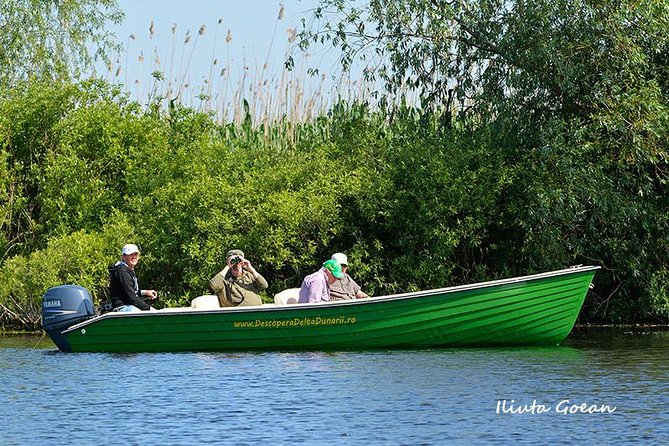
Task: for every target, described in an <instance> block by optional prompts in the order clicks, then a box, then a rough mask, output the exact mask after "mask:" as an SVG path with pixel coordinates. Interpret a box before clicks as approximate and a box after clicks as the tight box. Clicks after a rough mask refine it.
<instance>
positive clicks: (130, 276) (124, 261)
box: [109, 243, 158, 311]
mask: <svg viewBox="0 0 669 446" xmlns="http://www.w3.org/2000/svg"><path fill="white" fill-rule="evenodd" d="M138 262H139V248H137V245H134V244H132V243H129V244H127V245H124V246H123V248H121V260H119V261H118V262H116V263H115V264H114V265H113V266H110V267H109V276H110V280H109V296H110V298H111V303H112V309H113V311H141V310H153V307H151V305H149V304H148V303H146V301H145V300H144V299H143V298H142V297H145V298H148V299H149V300H155V299H156V298H157V297H158V293H157V292H156V291H155V290H142V289H140V288H139V283H138V282H137V276H136V275H135V267H136V266H137V263H138Z"/></svg>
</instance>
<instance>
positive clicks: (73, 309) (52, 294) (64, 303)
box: [42, 285, 95, 352]
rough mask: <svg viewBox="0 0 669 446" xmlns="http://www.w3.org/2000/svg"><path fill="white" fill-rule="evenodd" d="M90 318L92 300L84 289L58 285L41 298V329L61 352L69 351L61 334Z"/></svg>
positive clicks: (93, 308)
mask: <svg viewBox="0 0 669 446" xmlns="http://www.w3.org/2000/svg"><path fill="white" fill-rule="evenodd" d="M92 316H95V307H94V306H93V299H91V295H90V293H89V292H88V290H87V289H86V288H84V287H80V286H78V285H60V286H56V287H53V288H49V289H48V290H47V291H46V293H44V296H43V297H42V328H43V329H44V331H46V332H47V334H48V335H49V337H50V338H51V340H52V341H53V343H54V344H56V346H57V347H58V349H59V350H61V351H64V352H67V351H71V348H70V344H69V343H68V342H67V337H66V336H62V335H61V333H62V332H63V331H64V330H66V329H67V328H69V327H71V326H73V325H75V324H78V323H79V322H82V321H85V320H86V319H89V318H91V317H92Z"/></svg>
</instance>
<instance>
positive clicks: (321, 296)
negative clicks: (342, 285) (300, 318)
mask: <svg viewBox="0 0 669 446" xmlns="http://www.w3.org/2000/svg"><path fill="white" fill-rule="evenodd" d="M342 277H344V273H343V272H342V270H341V265H340V264H339V262H337V261H336V260H333V259H330V260H326V261H325V262H324V263H323V267H322V268H321V269H319V270H318V271H316V272H315V273H313V274H309V275H308V276H307V277H305V278H304V280H303V281H302V287H301V288H300V299H299V300H298V302H299V303H314V302H328V301H329V300H330V285H331V284H333V283H334V282H336V281H337V280H339V279H341V278H342Z"/></svg>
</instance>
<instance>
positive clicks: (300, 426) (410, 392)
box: [0, 329, 669, 445]
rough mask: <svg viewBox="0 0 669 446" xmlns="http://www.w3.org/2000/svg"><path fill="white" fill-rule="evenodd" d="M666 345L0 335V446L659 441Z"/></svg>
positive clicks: (644, 336) (584, 337)
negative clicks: (381, 344)
mask: <svg viewBox="0 0 669 446" xmlns="http://www.w3.org/2000/svg"><path fill="white" fill-rule="evenodd" d="M668 350H669V332H668V331H666V330H664V329H646V330H635V331H630V330H621V329H610V330H602V329H598V330H584V329H581V330H576V331H575V332H574V333H573V334H572V335H571V336H570V337H569V339H568V340H567V341H566V342H565V344H564V345H563V346H559V347H547V348H546V347H544V348H502V349H499V348H498V349H426V350H387V351H385V350H382V351H364V352H331V353H323V352H304V353H294V352H293V353H285V352H267V353H141V354H106V353H105V354H103V353H99V354H96V353H77V354H64V353H59V352H56V351H55V347H54V346H53V344H51V342H50V341H48V340H45V339H41V340H40V337H39V336H27V337H16V336H12V337H0V379H1V380H2V381H1V382H2V383H3V385H2V386H0V401H2V402H3V404H2V405H0V419H2V420H3V422H4V426H5V427H4V429H3V430H2V432H1V433H0V435H1V436H2V437H0V438H1V441H0V444H3V445H32V444H34V445H51V444H53V445H61V444H66V443H69V444H77V445H88V444H91V445H93V444H119V445H133V444H164V445H185V444H235V445H237V444H291V443H305V444H324V445H327V444H346V445H363V444H364V445H369V444H375V445H432V444H462V445H469V444H509V443H519V444H549V443H558V442H559V443H575V444H584V443H586V442H588V443H590V442H592V444H610V443H612V442H613V443H616V444H632V443H634V444H665V443H666V442H667V440H668V439H669V415H667V412H668V411H669V389H668V385H667V383H668V382H669V361H667V352H668ZM567 400H568V402H567ZM583 405H585V406H583ZM574 407H576V409H573V408H574ZM602 408H606V409H605V410H601V411H600V409H602ZM570 409H571V410H575V413H568V412H569V410H570ZM565 410H566V411H567V413H564V412H563V411H565ZM520 412H524V413H520ZM591 412H595V413H591ZM601 412H603V413H601Z"/></svg>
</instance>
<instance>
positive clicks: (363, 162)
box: [0, 0, 669, 328]
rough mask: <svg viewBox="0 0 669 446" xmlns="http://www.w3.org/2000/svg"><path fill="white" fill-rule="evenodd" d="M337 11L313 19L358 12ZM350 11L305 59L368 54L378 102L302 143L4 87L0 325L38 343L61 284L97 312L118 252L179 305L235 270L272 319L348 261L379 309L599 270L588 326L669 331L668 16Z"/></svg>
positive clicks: (277, 131) (187, 116) (96, 90)
mask: <svg viewBox="0 0 669 446" xmlns="http://www.w3.org/2000/svg"><path fill="white" fill-rule="evenodd" d="M93 3H94V2H93ZM322 3H323V5H327V4H330V3H332V4H331V5H330V6H331V7H330V8H324V9H323V10H320V9H317V10H316V11H315V16H314V18H315V19H319V18H322V17H324V16H323V14H324V13H323V12H322V11H325V10H328V11H334V12H336V11H338V8H343V6H342V5H343V3H341V2H330V1H324V2H322ZM339 13H340V14H339V15H337V16H336V18H335V19H333V18H329V19H328V20H327V21H324V23H334V24H341V26H335V27H333V28H332V29H331V30H328V29H327V26H324V27H320V25H318V23H320V22H318V20H316V21H313V22H305V23H307V24H308V26H307V27H306V28H305V29H304V30H302V33H301V34H300V39H302V46H304V47H307V46H308V45H309V44H310V43H311V44H313V43H314V42H324V43H328V42H332V43H334V44H336V46H337V47H338V48H340V49H341V50H342V55H343V62H344V65H345V64H346V61H353V60H355V59H354V58H355V57H358V56H361V55H365V57H366V58H367V59H366V60H367V61H368V62H369V61H370V60H372V56H371V55H366V54H368V53H366V52H365V51H364V50H365V49H366V48H369V49H371V50H372V54H377V55H379V57H380V59H378V60H377V61H376V62H375V64H374V67H375V69H374V70H372V69H370V70H368V71H366V73H367V74H368V76H370V79H369V81H370V82H371V81H372V80H374V81H377V82H380V84H381V85H385V87H384V89H383V90H379V94H378V95H377V98H378V99H379V102H374V103H372V102H370V101H367V102H364V101H363V102H360V101H358V102H353V101H351V102H339V103H334V104H333V105H332V106H331V107H330V108H329V109H327V110H325V111H324V112H323V113H322V114H321V115H320V116H317V117H315V118H313V119H310V120H307V121H305V122H294V121H291V120H289V119H288V118H287V117H285V116H284V117H281V116H277V117H276V118H275V119H274V120H273V121H271V122H268V121H267V120H264V121H263V122H257V121H255V120H254V118H253V116H252V111H251V110H249V108H248V107H244V104H246V103H245V101H244V100H243V99H242V100H241V104H242V109H243V110H245V114H244V115H243V117H242V118H243V119H241V120H239V121H238V122H223V121H220V120H217V119H216V117H215V113H212V112H209V111H207V110H196V109H194V108H192V107H189V106H187V105H184V104H181V103H179V102H178V101H165V100H162V99H164V98H162V99H161V100H160V101H158V100H156V101H154V102H151V103H149V104H148V105H140V104H138V103H136V102H133V101H131V100H129V99H128V97H127V95H126V94H124V93H123V92H122V90H121V89H120V88H119V87H118V86H114V85H110V84H108V83H107V82H105V81H102V80H100V79H87V80H79V79H76V77H75V76H63V75H59V76H48V75H44V73H41V74H40V75H30V73H32V71H31V70H26V69H25V68H23V70H24V71H23V73H24V74H26V75H25V76H18V77H17V76H9V75H7V76H4V77H1V78H0V79H3V83H2V91H1V92H0V161H1V162H0V219H1V220H0V225H1V226H0V229H1V230H0V312H1V314H0V320H1V322H2V326H3V327H13V328H35V327H38V326H39V312H40V299H41V295H42V293H43V292H44V291H45V290H46V289H47V288H48V287H50V286H53V285H57V284H61V283H77V284H80V285H82V286H85V287H87V288H88V289H90V290H91V291H92V293H93V295H94V297H95V299H96V302H97V303H100V302H102V301H103V300H104V299H105V298H106V296H105V292H106V291H105V288H106V285H107V280H108V276H107V274H108V273H107V266H108V264H110V263H112V262H114V261H115V260H116V258H117V257H118V254H119V253H118V251H119V249H120V246H122V245H123V244H124V243H126V242H135V243H138V244H139V245H140V247H141V249H142V252H143V258H142V261H141V263H140V266H139V269H140V271H139V276H140V280H141V283H142V284H143V285H144V286H147V287H151V288H156V289H159V290H160V291H161V298H160V300H161V304H162V305H164V306H176V305H187V304H188V302H189V300H190V299H192V298H193V297H195V296H197V295H199V294H203V293H208V289H207V282H208V280H209V278H210V277H211V276H213V275H214V274H215V273H216V272H217V271H219V270H220V269H221V268H222V267H223V265H224V255H225V252H226V251H227V250H228V249H231V248H240V249H242V250H244V251H245V252H246V254H247V256H248V257H249V258H250V259H251V260H252V261H253V263H254V266H255V267H256V269H258V270H259V271H260V272H262V274H263V275H264V276H265V277H266V278H267V279H268V281H269V283H270V289H269V290H268V295H267V297H269V296H271V295H272V294H273V293H275V292H278V291H280V290H282V289H284V288H288V287H297V286H299V284H300V282H301V279H302V278H303V277H304V276H305V275H306V274H309V273H311V272H313V271H314V270H315V269H317V268H318V267H319V266H320V263H322V261H323V260H325V259H326V258H329V256H330V255H331V254H332V253H333V252H336V251H342V252H346V253H347V254H348V256H349V259H350V264H351V274H352V275H353V276H354V277H355V279H356V280H357V281H358V283H360V284H361V285H363V286H364V289H365V290H366V291H368V292H369V293H370V294H372V295H381V294H387V293H395V292H402V291H411V290H418V289H427V288H435V287H443V286H448V285H456V284H462V283H470V282H474V281H481V280H488V279H495V278H502V277H509V276H516V275H524V274H528V273H532V272H540V271H545V270H550V269H557V268H563V267H567V266H569V265H573V264H596V265H601V266H602V270H600V271H599V272H598V273H597V275H596V277H595V282H594V285H595V286H594V289H593V290H591V292H590V293H589V294H588V297H587V300H586V305H585V307H584V311H583V313H582V315H581V322H606V323H632V322H646V323H648V322H650V323H667V322H668V321H669V266H668V259H669V236H668V235H667V234H669V196H668V192H667V179H668V176H669V159H668V154H667V150H668V143H667V141H669V113H668V112H669V110H668V104H669V101H668V99H669V62H668V61H669V40H668V38H669V36H667V35H666V29H667V28H666V27H667V24H668V23H669V2H666V1H661V2H657V1H650V0H649V1H641V2H638V1H635V2H627V1H623V2H603V3H602V2H600V3H598V4H597V5H596V6H595V5H589V4H587V3H583V2H577V1H568V0H553V1H535V2H531V3H528V4H526V3H525V2H520V1H515V2H510V3H509V2H496V1H492V2H489V1H485V2H481V1H476V2H461V6H457V7H454V6H449V5H448V3H445V2H443V3H439V2H437V3H435V2H428V1H421V0H419V1H414V2H410V3H405V2H377V1H375V0H371V1H370V2H369V3H368V4H365V5H364V8H363V9H360V10H356V11H351V10H345V9H341V10H339ZM419 19H420V20H419ZM313 26H317V28H312V27H313ZM45 57H46V56H45ZM3 69H4V66H3V68H0V70H3ZM19 71H20V70H19ZM372 78H374V79H372ZM407 89H410V90H412V91H414V92H418V97H420V98H421V100H420V101H419V102H418V103H411V104H410V103H407V102H406V101H404V100H403V94H404V93H403V92H405V91H407ZM165 104H167V105H165Z"/></svg>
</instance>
